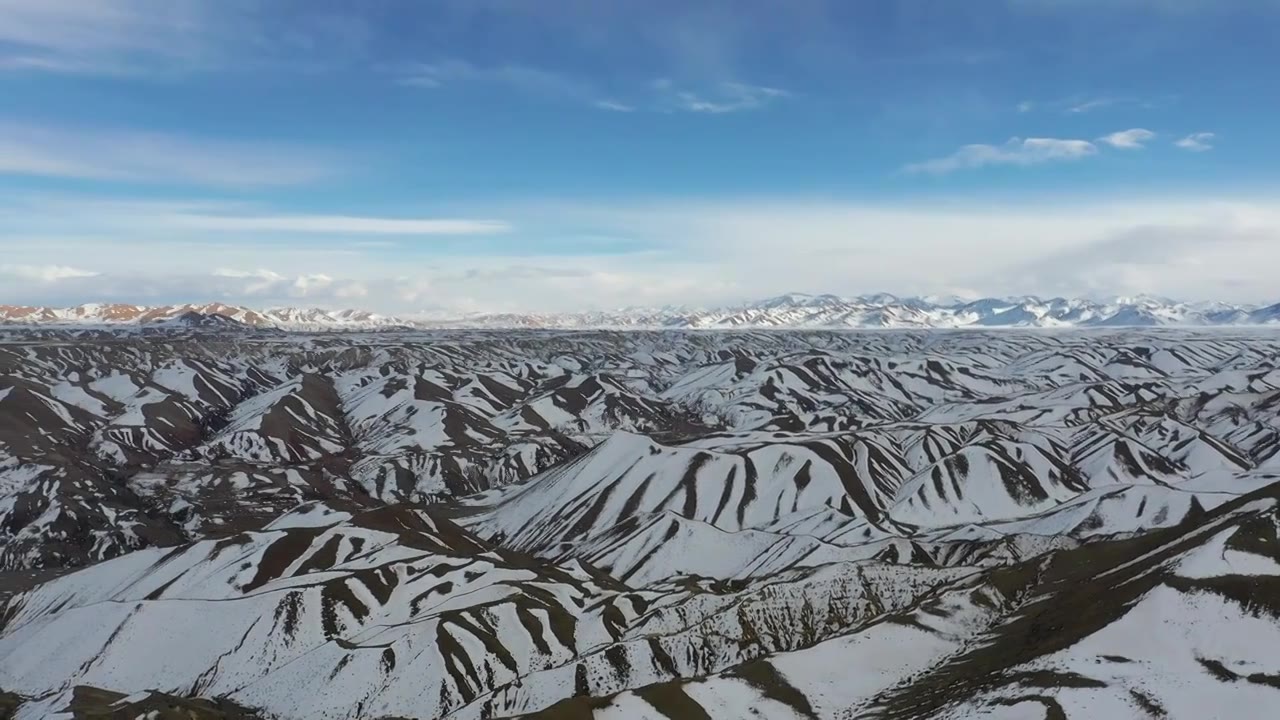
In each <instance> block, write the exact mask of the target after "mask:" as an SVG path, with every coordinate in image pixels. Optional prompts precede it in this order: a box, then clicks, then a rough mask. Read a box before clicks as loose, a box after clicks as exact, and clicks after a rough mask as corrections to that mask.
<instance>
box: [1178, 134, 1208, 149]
mask: <svg viewBox="0 0 1280 720" xmlns="http://www.w3.org/2000/svg"><path fill="white" fill-rule="evenodd" d="M1216 137H1217V135H1216V134H1214V133H1211V132H1198V133H1192V134H1190V135H1188V136H1186V137H1184V138H1182V139H1180V140H1178V141H1176V142H1174V143H1173V144H1174V145H1176V146H1178V147H1180V148H1182V149H1183V150H1190V151H1192V152H1208V151H1209V150H1212V149H1213V144H1212V141H1213V139H1214V138H1216Z"/></svg>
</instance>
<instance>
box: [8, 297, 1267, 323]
mask: <svg viewBox="0 0 1280 720" xmlns="http://www.w3.org/2000/svg"><path fill="white" fill-rule="evenodd" d="M189 312H195V313H200V314H202V315H207V316H221V317H225V318H228V319H230V320H233V321H235V324H237V325H243V326H245V328H260V329H276V330H294V331H325V330H379V329H389V328H493V329H509V328H561V329H601V328H609V329H642V328H654V329H656V328H699V329H717V328H721V329H727V328H797V329H799V328H831V329H838V328H963V327H979V328H996V327H1145V326H1205V325H1251V324H1258V325H1260V324H1268V323H1276V322H1280V305H1272V306H1269V307H1264V308H1258V307H1256V306H1252V305H1244V304H1233V303H1226V302H1198V303H1184V302H1178V301H1175V300H1169V299H1167V298H1159V297H1154V296H1148V295H1139V296H1133V297H1114V298H1109V299H1105V300H1090V299H1085V298H1062V297H1054V298H1048V299H1044V298H1039V297H1036V296H1033V295H1027V296H1021V297H1004V298H996V297H987V298H978V299H963V298H959V297H955V298H944V297H932V298H926V297H898V296H895V295H890V294H888V293H874V294H870V295H862V296H858V297H851V298H848V297H841V296H839V295H832V294H822V295H813V294H809V293H801V292H791V293H786V294H784V295H778V296H775V297H770V298H765V299H763V300H758V301H754V302H746V303H741V304H736V305H728V306H723V307H712V308H691V307H689V306H684V305H680V306H675V305H668V306H665V307H660V308H643V307H629V308H624V309H620V310H607V311H583V312H573V313H531V312H508V313H476V312H471V313H451V312H448V311H443V310H433V311H430V312H424V313H419V314H417V315H410V316H404V317H396V316H390V315H379V314H376V313H372V312H367V311H363V310H351V309H347V310H323V309H319V308H296V307H276V308H268V309H265V310H254V309H250V308H247V307H243V306H236V305H226V304H223V303H208V304H203V305H197V304H184V305H163V306H157V307H145V306H139V305H121V304H113V305H101V304H87V305H80V306H77V307H73V308H49V307H32V306H19V305H0V324H7V325H72V326H89V327H96V326H122V325H144V326H145V325H149V324H154V323H164V322H167V321H170V320H172V319H174V318H177V317H180V316H182V315H184V314H186V313H189Z"/></svg>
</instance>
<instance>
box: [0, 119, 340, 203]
mask: <svg viewBox="0 0 1280 720" xmlns="http://www.w3.org/2000/svg"><path fill="white" fill-rule="evenodd" d="M335 173H336V168H335V167H334V165H333V164H332V163H331V162H328V161H326V159H324V158H321V157H318V156H317V154H316V153H314V152H311V151H307V150H303V149H300V148H292V147H289V146H286V145H283V144H273V143H247V142H232V141H225V140H214V139H207V138H196V137H189V136H180V135H171V134H164V133H154V132H135V131H111V130H100V129H96V128H68V127H49V126H38V125H33V124H15V123H3V122H0V175H28V176H44V177H59V178H73V179H84V180H114V181H125V182H137V183H186V184H192V185H215V186H226V187H258V186H273V185H276V186H278V185H297V184H302V183H309V182H314V181H317V180H321V179H324V178H327V177H330V176H332V175H334V174H335Z"/></svg>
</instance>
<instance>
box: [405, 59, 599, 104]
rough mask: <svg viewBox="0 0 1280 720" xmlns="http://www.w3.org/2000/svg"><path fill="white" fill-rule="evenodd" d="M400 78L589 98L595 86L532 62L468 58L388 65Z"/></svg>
mask: <svg viewBox="0 0 1280 720" xmlns="http://www.w3.org/2000/svg"><path fill="white" fill-rule="evenodd" d="M388 70H389V71H390V72H391V74H392V75H393V76H394V77H395V78H396V82H397V83H399V84H401V85H404V86H406V87H414V88H423V89H428V90H434V89H438V88H443V87H446V86H450V85H460V84H464V83H471V84H489V85H501V86H506V87H509V88H511V89H514V90H517V91H520V92H525V93H529V94H531V95H540V96H544V97H566V98H571V99H579V100H584V99H589V98H592V97H593V96H594V91H593V90H592V89H591V87H590V86H589V85H588V84H587V83H585V82H583V81H581V80H578V79H577V78H573V77H570V76H568V75H564V74H562V73H558V72H554V71H551V70H544V69H542V68H536V67H531V66H528V65H516V64H502V65H493V66H482V65H476V64H473V63H471V62H468V61H466V60H457V59H450V60H441V61H439V62H431V63H411V64H408V65H403V66H398V67H393V68H388Z"/></svg>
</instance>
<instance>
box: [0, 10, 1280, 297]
mask: <svg viewBox="0 0 1280 720" xmlns="http://www.w3.org/2000/svg"><path fill="white" fill-rule="evenodd" d="M1276 37H1280V0H968V1H966V2H956V1H955V0H788V2H785V3H783V2H777V1H776V0H678V1H677V0H536V1H535V0H362V1H361V2H348V1H343V0H0V303H10V304H29V305H56V306H66V305H73V304H79V303H84V302H127V303H137V304H166V303H174V302H208V301H220V302H230V303H238V304H244V305H249V306H252V307H271V306H280V305H288V306H308V307H309V306H318V307H329V308H337V307H353V308H362V309H369V310H375V311H380V312H387V313H400V314H412V313H416V312H477V311H569V310H587V309H608V308H618V307H627V306H658V305H668V304H678V305H719V304H728V303H735V302H740V301H745V300H750V299H756V298H762V297H767V296H771V295H777V294H781V293H785V292H813V293H836V294H842V295H857V294H864V293H871V292H881V291H884V292H891V293H895V294H899V295H962V296H1000V295H1012V294H1038V295H1042V296H1055V295H1066V296H1079V297H1106V296H1112V295H1134V294H1155V295H1162V296H1171V297H1175V298H1180V299H1186V300H1223V301H1232V302H1245V303H1263V302H1275V301H1276V300H1280V285H1278V284H1277V283H1276V282H1275V278H1276V277H1277V275H1280V140H1278V139H1277V127H1280V122H1278V121H1280V91H1277V90H1276V86H1275V80H1274V77H1273V75H1274V72H1275V68H1276V67H1277V65H1278V64H1280V45H1277V43H1275V38H1276Z"/></svg>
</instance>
